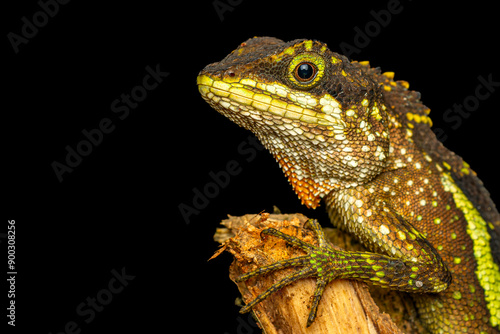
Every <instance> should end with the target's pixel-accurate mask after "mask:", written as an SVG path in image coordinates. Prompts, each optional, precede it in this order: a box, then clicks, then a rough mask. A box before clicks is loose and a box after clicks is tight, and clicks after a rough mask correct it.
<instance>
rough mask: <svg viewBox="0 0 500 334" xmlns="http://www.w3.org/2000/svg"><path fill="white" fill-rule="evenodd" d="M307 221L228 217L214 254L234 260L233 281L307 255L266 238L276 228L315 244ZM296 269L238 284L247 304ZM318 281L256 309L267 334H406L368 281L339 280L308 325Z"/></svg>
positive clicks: (301, 282)
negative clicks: (264, 232) (264, 233)
mask: <svg viewBox="0 0 500 334" xmlns="http://www.w3.org/2000/svg"><path fill="white" fill-rule="evenodd" d="M306 221H307V217H305V216H304V215H302V214H289V215H286V214H267V213H263V214H257V215H256V214H249V215H245V216H241V217H229V219H226V220H224V221H223V222H222V224H223V225H224V226H225V228H219V229H218V230H217V233H216V235H215V240H216V241H218V242H220V243H222V247H221V249H220V250H219V251H218V252H217V253H216V254H214V256H213V257H212V258H214V257H216V256H218V255H219V254H220V253H221V252H222V251H224V250H225V251H228V252H230V253H231V254H232V255H233V256H234V261H233V263H232V265H231V267H230V270H229V273H230V274H229V277H230V278H231V280H233V282H234V281H235V279H236V278H237V277H238V276H240V275H241V274H243V273H246V272H249V271H252V270H255V269H256V268H258V267H261V266H265V265H268V264H272V263H274V262H276V261H280V260H283V259H289V258H291V257H296V256H300V255H304V254H305V253H304V252H303V251H302V250H301V249H298V248H296V247H292V246H290V245H287V243H286V242H285V241H284V240H282V239H279V238H276V237H272V236H266V237H265V238H261V236H260V232H261V231H262V230H263V229H266V228H269V227H273V228H275V229H277V230H280V231H281V232H283V233H286V234H289V235H293V236H296V237H298V238H299V239H302V240H304V241H305V242H309V243H313V244H316V241H317V240H316V237H315V235H314V233H313V232H312V231H310V230H309V229H307V228H303V225H304V223H305V222H306ZM294 270H297V268H289V269H285V270H278V271H275V272H272V273H269V274H266V275H262V276H257V277H254V278H251V279H249V280H247V281H245V282H239V283H236V285H237V286H238V289H239V291H240V293H241V294H242V296H243V300H244V301H245V303H248V302H250V301H251V300H253V299H254V298H255V297H257V296H258V295H259V294H260V293H262V292H264V291H265V290H266V289H267V288H268V287H270V286H271V285H272V284H273V283H275V282H277V281H278V280H280V279H281V278H283V277H285V276H287V275H289V274H290V273H291V272H292V271H294ZM315 282H316V280H315V279H314V278H308V279H302V280H299V281H297V282H294V283H292V284H290V285H289V286H287V287H284V288H283V289H281V290H280V291H277V292H276V293H274V294H272V295H271V296H269V297H268V298H267V299H265V300H264V301H262V302H261V303H259V304H257V305H256V306H255V307H254V308H253V312H254V315H255V317H256V319H257V322H258V323H259V325H260V326H261V328H262V329H263V332H264V333H267V334H273V333H280V334H284V333H294V334H295V333H347V334H351V333H370V334H372V333H379V334H385V333H401V331H400V330H399V329H398V328H397V327H396V325H395V324H394V323H393V322H392V320H391V318H390V317H389V316H388V315H387V314H382V313H381V312H380V311H379V308H378V307H377V305H376V304H375V302H374V301H373V299H372V297H371V296H370V293H369V291H368V288H367V286H366V284H365V283H362V282H356V281H352V280H334V281H332V282H331V283H330V284H329V285H328V286H327V288H326V290H325V293H324V294H323V297H322V299H321V302H320V305H319V307H318V313H317V317H316V320H315V321H314V323H313V324H312V325H311V326H310V327H308V328H307V327H306V322H307V317H308V315H309V309H310V302H311V297H312V295H313V292H314V289H315Z"/></svg>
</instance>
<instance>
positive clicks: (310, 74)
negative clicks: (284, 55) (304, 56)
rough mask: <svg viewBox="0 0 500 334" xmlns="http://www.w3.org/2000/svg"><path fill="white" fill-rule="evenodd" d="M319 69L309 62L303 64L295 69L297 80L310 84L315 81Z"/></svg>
mask: <svg viewBox="0 0 500 334" xmlns="http://www.w3.org/2000/svg"><path fill="white" fill-rule="evenodd" d="M317 72H318V69H317V68H316V66H314V65H313V64H311V63H309V62H303V63H300V64H299V65H297V67H295V73H294V75H295V78H296V79H297V80H298V81H301V82H304V83H306V82H309V81H311V80H313V79H314V77H315V76H316V73H317Z"/></svg>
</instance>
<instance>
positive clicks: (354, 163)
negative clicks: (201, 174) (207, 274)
mask: <svg viewBox="0 0 500 334" xmlns="http://www.w3.org/2000/svg"><path fill="white" fill-rule="evenodd" d="M393 75H394V74H393V73H391V72H386V73H381V72H380V70H378V69H374V68H371V67H370V66H369V64H368V63H367V62H356V61H352V62H351V61H349V60H348V59H347V58H346V57H344V56H342V55H339V54H337V53H334V52H332V51H330V50H329V49H328V48H327V46H326V44H324V43H321V42H318V41H311V40H294V41H291V42H288V43H285V42H283V41H281V40H278V39H276V38H270V37H258V38H257V37H256V38H252V39H249V40H247V41H246V42H244V43H242V44H241V45H240V46H239V47H238V48H237V49H236V50H234V51H233V52H232V53H231V54H229V55H228V56H227V57H226V58H224V59H223V60H222V61H221V62H218V63H213V64H210V65H208V66H207V67H205V69H204V70H203V71H201V72H200V74H199V76H198V79H197V83H198V88H199V91H200V93H201V95H202V96H203V98H204V99H205V100H206V101H207V102H208V103H209V104H210V105H211V106H212V107H213V108H215V109H216V110H217V111H219V112H220V113H221V114H223V115H224V116H226V117H228V118H229V119H231V120H232V121H233V122H235V123H237V124H238V125H240V126H243V127H245V128H246V129H248V130H250V131H252V132H253V133H254V134H255V135H256V136H257V137H258V138H259V140H260V141H261V142H262V143H263V145H264V146H265V147H266V148H267V149H268V150H269V151H270V152H271V153H272V154H273V156H274V157H275V158H276V160H277V161H278V163H279V165H280V166H281V168H282V169H283V172H284V173H285V175H286V176H287V178H288V180H289V182H290V184H291V185H292V187H293V188H294V190H295V192H296V193H297V195H298V197H299V198H300V200H301V201H302V203H303V204H305V205H306V206H308V207H311V208H316V207H317V206H318V205H319V203H320V201H321V200H324V203H325V204H326V208H327V210H328V213H329V215H330V218H331V221H332V223H333V224H334V225H336V226H338V227H340V228H341V229H343V230H345V231H348V232H350V233H352V234H354V235H355V236H356V237H357V238H358V239H359V240H360V241H361V242H362V243H363V244H364V245H365V247H366V248H367V249H368V250H369V251H370V252H348V251H338V250H333V249H332V248H331V247H329V246H328V244H327V243H324V242H323V243H320V244H321V247H320V249H319V250H317V249H316V250H313V249H312V248H310V249H309V248H307V247H306V246H304V247H306V248H307V249H309V250H310V253H309V255H308V256H305V257H304V258H303V259H300V261H299V260H297V261H288V262H286V263H277V264H275V265H272V266H269V267H268V268H265V267H264V268H259V269H257V270H256V271H254V272H251V273H247V274H245V275H243V277H241V279H242V280H244V279H248V278H250V277H253V276H255V275H260V274H263V273H265V272H269V271H271V270H276V269H280V268H284V267H286V266H292V265H293V266H304V269H302V271H300V272H299V274H297V275H294V280H295V279H298V278H301V277H308V276H315V277H317V278H318V280H317V291H316V293H315V296H314V300H313V307H312V310H311V314H310V316H309V319H308V324H310V323H311V322H312V321H314V317H315V313H316V307H317V303H319V300H320V298H321V293H322V289H324V286H325V285H326V284H328V282H330V281H331V280H332V279H335V278H348V279H357V280H362V281H365V282H369V283H372V284H375V285H379V286H382V287H388V288H391V289H396V290H401V291H409V292H413V293H412V296H413V297H414V299H415V301H416V304H417V308H418V310H419V314H420V316H421V318H422V319H423V321H424V323H425V325H426V327H427V328H428V329H429V330H430V331H431V332H433V333H452V332H460V333H462V332H467V333H499V331H500V271H499V264H500V237H499V231H500V215H499V213H498V211H497V210H496V208H495V205H494V203H493V202H492V201H491V199H490V197H489V194H488V192H487V191H486V189H485V188H484V186H483V184H482V183H481V181H480V180H479V179H478V178H477V176H476V174H475V173H474V172H473V171H472V169H470V167H469V166H468V165H467V164H466V163H465V162H464V161H463V160H462V159H461V158H460V157H459V156H457V155H455V154H454V153H452V152H450V151H448V150H447V149H446V148H445V147H444V146H443V145H442V144H441V143H440V142H439V141H438V140H437V139H436V137H435V135H434V134H433V132H432V131H431V129H430V126H431V125H432V122H431V120H430V118H429V116H428V114H429V111H430V110H429V109H428V108H427V107H425V106H424V105H423V104H422V103H421V102H420V95H419V94H418V93H417V92H413V91H410V90H408V87H409V85H408V83H407V82H405V81H394V80H393ZM313 225H314V224H313ZM313 227H314V226H313ZM317 230H319V229H317ZM318 233H319V232H318ZM269 234H273V235H276V236H277V237H283V238H286V236H283V235H280V234H279V233H277V232H276V231H269ZM297 244H299V243H297ZM316 259H318V260H319V259H321V261H317V262H316ZM292 281H293V280H288V281H286V282H285V281H283V282H278V283H277V284H276V285H275V286H274V287H271V288H270V289H269V293H271V292H272V291H275V290H276V288H278V287H281V286H283V285H285V284H289V283H291V282H292ZM267 295H268V294H263V295H262V296H259V297H258V298H257V299H256V300H255V301H253V302H251V303H249V304H248V305H246V306H245V308H244V309H243V311H248V310H249V309H250V308H251V307H252V306H253V305H255V303H257V302H259V301H261V300H262V299H264V298H265V297H266V296H267Z"/></svg>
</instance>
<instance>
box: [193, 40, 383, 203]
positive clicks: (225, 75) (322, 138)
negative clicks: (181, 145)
mask: <svg viewBox="0 0 500 334" xmlns="http://www.w3.org/2000/svg"><path fill="white" fill-rule="evenodd" d="M197 83H198V89H199V91H200V93H201V95H202V97H203V98H204V99H205V100H206V101H207V102H208V103H209V104H210V105H211V106H212V107H213V108H214V109H216V110H217V111H218V112H219V113H221V114H223V115H224V116H226V117H228V118H229V119H230V120H232V121H233V122H235V123H236V124H238V125H240V126H242V127H244V128H246V129H248V130H250V131H252V132H253V133H254V134H255V135H256V136H257V137H258V138H259V140H260V141H261V142H262V144H263V145H264V146H265V147H266V148H267V149H268V150H269V151H270V152H271V153H272V154H273V156H274V157H275V158H276V160H277V161H278V163H279V165H280V166H281V168H282V169H283V172H284V173H285V175H286V176H287V177H288V180H289V181H290V183H291V184H292V186H293V188H294V190H295V192H296V193H297V195H298V196H299V198H300V199H301V201H302V203H303V204H305V205H307V206H308V207H312V208H315V207H316V206H317V205H318V204H319V202H320V200H321V198H322V197H324V196H325V195H326V194H328V193H329V192H330V191H332V190H335V189H339V188H345V187H353V186H356V185H358V184H362V183H364V182H367V181H369V180H371V179H372V178H374V177H375V176H376V175H378V174H379V173H380V172H381V171H382V170H383V169H384V167H385V165H386V160H387V157H388V155H389V154H388V151H389V131H388V128H387V127H388V114H387V112H386V107H385V106H384V104H383V103H382V97H381V91H380V86H379V85H378V84H377V83H376V82H375V81H374V80H372V79H370V76H368V75H366V74H365V73H364V72H363V70H362V67H361V66H357V65H356V64H355V63H354V62H353V63H351V62H350V61H349V60H348V59H347V58H346V57H344V56H342V55H339V54H337V53H334V52H332V51H330V50H329V49H328V47H327V46H326V44H324V43H321V42H318V41H312V40H294V41H291V42H288V43H285V42H283V41H281V40H279V39H276V38H271V37H255V38H251V39H249V40H247V41H246V42H244V43H242V44H241V45H239V46H238V48H237V49H236V50H234V51H233V52H231V53H230V54H229V55H228V56H227V57H226V58H224V59H223V60H222V61H220V62H218V63H213V64H210V65H208V66H206V67H205V68H204V69H203V70H202V71H201V72H200V73H199V75H198V78H197Z"/></svg>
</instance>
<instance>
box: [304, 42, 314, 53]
mask: <svg viewBox="0 0 500 334" xmlns="http://www.w3.org/2000/svg"><path fill="white" fill-rule="evenodd" d="M312 45H313V42H312V41H305V42H304V46H305V48H306V51H311V50H312Z"/></svg>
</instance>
